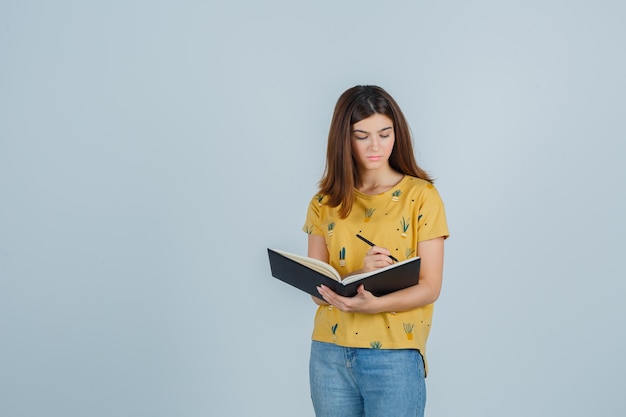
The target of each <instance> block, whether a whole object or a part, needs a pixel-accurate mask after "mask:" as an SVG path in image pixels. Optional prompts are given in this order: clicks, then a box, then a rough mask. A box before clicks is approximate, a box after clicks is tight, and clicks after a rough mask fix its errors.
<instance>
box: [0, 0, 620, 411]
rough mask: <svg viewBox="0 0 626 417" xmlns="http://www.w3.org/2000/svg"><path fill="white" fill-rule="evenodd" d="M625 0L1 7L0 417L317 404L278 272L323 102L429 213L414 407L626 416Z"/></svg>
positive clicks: (312, 156)
mask: <svg viewBox="0 0 626 417" xmlns="http://www.w3.org/2000/svg"><path fill="white" fill-rule="evenodd" d="M625 19H626V6H624V4H623V2H621V1H617V0H616V1H609V0H602V1H594V2H591V1H558V0H547V1H546V0H544V1H495V0H493V1H486V0H483V1H471V2H470V1H458V0H457V1H452V0H451V1H437V2H433V1H389V2H380V1H376V2H370V1H318V2H297V1H278V0H269V1H264V2H253V1H247V2H245V1H239V2H237V1H232V2H226V1H221V2H218V1H213V2H203V1H197V0H196V1H192V0H188V1H165V0H164V1H159V2H151V1H136V0H135V1H107V2H104V1H102V2H96V1H88V2H82V1H57V2H44V1H19V2H18V1H1V2H0V415H2V416H6V417H22V416H28V417H31V416H44V415H45V416H63V417H72V416H81V417H82V416H115V417H122V416H151V417H153V416H185V417H187V416H188V417H194V416H253V415H273V416H290V417H291V416H312V415H313V411H312V408H311V406H310V401H309V394H308V375H307V361H308V349H309V338H310V333H311V329H312V319H313V314H314V310H315V308H314V305H313V303H312V302H311V301H310V300H309V299H308V297H307V296H306V295H304V294H303V293H300V292H298V291H297V290H294V289H292V288H291V287H288V286H287V285H285V284H283V283H281V282H279V281H277V280H275V279H273V278H271V276H270V273H269V265H268V263H267V254H266V248H267V247H277V248H281V249H285V250H289V251H293V252H300V253H304V252H305V251H306V235H305V234H304V233H302V232H301V231H300V228H301V226H302V223H303V221H304V215H305V211H306V205H307V203H308V200H309V198H310V197H311V196H312V195H313V194H314V192H315V191H316V183H317V181H318V180H319V178H320V176H321V174H322V170H323V164H324V153H325V147H326V135H327V131H328V125H329V123H330V117H331V114H332V109H333V106H334V104H335V101H336V99H337V98H338V96H339V95H340V94H341V93H342V92H343V91H344V90H345V89H347V88H349V87H351V86H353V85H356V84H377V85H380V86H382V87H383V88H385V89H387V90H388V91H389V92H390V93H391V94H392V95H393V96H394V97H395V98H396V100H397V101H398V102H399V104H400V106H401V107H402V108H403V110H404V112H405V114H406V116H407V118H408V120H409V122H410V124H411V127H412V130H413V134H414V139H415V146H416V156H417V158H418V161H419V163H420V164H421V165H422V166H423V167H424V168H426V169H427V170H428V171H429V172H431V174H432V175H433V176H434V177H435V178H436V185H437V187H438V189H439V191H440V193H441V195H442V197H443V198H444V201H445V203H446V208H447V214H448V220H449V226H450V230H451V235H452V236H451V238H450V239H449V240H448V241H447V243H446V266H445V278H444V289H443V293H442V296H441V298H440V300H439V301H438V302H437V305H436V309H435V317H434V326H433V331H432V332H431V338H430V341H429V345H428V358H429V362H430V375H429V376H428V378H427V386H428V391H429V394H428V403H427V415H428V416H430V417H452V416H464V417H492V416H493V417H502V416H507V417H516V416H556V415H567V416H570V417H575V416H580V417H582V416H589V415H598V416H621V415H622V414H623V400H622V398H623V391H624V388H625V385H624V382H623V381H624V373H626V363H625V361H624V358H623V352H624V351H625V350H626V341H625V338H624V336H623V324H624V322H625V321H626V309H625V307H624V299H625V297H626V284H625V283H624V278H625V277H624V267H625V265H624V249H625V247H624V244H623V237H624V235H625V233H626V230H625V229H626V227H625V224H626V222H625V221H624V213H626V203H625V202H624V186H625V180H626V170H625V163H626V160H625V159H626V158H625V156H626V149H625V144H624V139H625V135H626V125H625V122H624V120H625V119H624V114H625V110H626V98H625V95H626V81H625V77H624V74H626V57H625V55H624V41H626V26H624V21H625Z"/></svg>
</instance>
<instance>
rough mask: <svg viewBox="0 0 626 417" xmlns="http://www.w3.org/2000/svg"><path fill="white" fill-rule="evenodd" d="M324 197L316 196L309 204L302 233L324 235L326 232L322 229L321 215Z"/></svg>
mask: <svg viewBox="0 0 626 417" xmlns="http://www.w3.org/2000/svg"><path fill="white" fill-rule="evenodd" d="M323 199H324V196H322V195H320V194H316V195H315V196H314V197H313V198H312V199H311V201H310V202H309V207H308V209H307V213H306V220H305V222H304V226H302V231H303V232H305V233H306V234H309V235H324V231H323V229H322V228H321V214H322V207H323Z"/></svg>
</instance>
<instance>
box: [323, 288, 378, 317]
mask: <svg viewBox="0 0 626 417" xmlns="http://www.w3.org/2000/svg"><path fill="white" fill-rule="evenodd" d="M317 291H319V293H320V295H321V296H322V298H323V299H324V300H325V301H326V302H327V303H328V304H330V305H331V306H333V307H336V308H338V309H339V310H341V311H343V312H345V313H366V314H373V313H378V312H379V311H378V310H377V308H376V305H377V300H378V297H376V296H375V295H374V294H372V293H371V292H369V291H367V290H366V289H365V288H364V287H363V285H359V287H358V288H357V293H356V295H355V296H354V297H343V296H341V295H339V294H337V293H336V292H334V291H333V290H331V289H330V288H328V287H327V286H325V285H320V286H319V287H317Z"/></svg>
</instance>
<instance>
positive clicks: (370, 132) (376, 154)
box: [352, 114, 395, 172]
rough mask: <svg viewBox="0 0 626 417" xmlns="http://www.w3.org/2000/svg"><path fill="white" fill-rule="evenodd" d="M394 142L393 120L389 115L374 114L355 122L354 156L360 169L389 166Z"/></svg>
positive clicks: (353, 127) (353, 131)
mask: <svg viewBox="0 0 626 417" xmlns="http://www.w3.org/2000/svg"><path fill="white" fill-rule="evenodd" d="M394 142H395V135H394V131H393V121H392V120H391V119H390V118H389V117H387V116H384V115H382V114H374V115H372V116H370V117H368V118H367V119H363V120H361V121H360V122H357V123H355V124H354V125H353V126H352V157H353V158H354V161H355V162H356V165H357V167H358V169H359V171H361V172H363V171H366V170H376V169H379V168H383V167H384V168H387V167H388V166H389V157H390V156H391V151H392V150H393V144H394Z"/></svg>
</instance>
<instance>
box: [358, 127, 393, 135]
mask: <svg viewBox="0 0 626 417" xmlns="http://www.w3.org/2000/svg"><path fill="white" fill-rule="evenodd" d="M392 128H393V126H389V127H386V128H384V129H380V130H379V131H378V132H376V133H382V132H384V131H385V130H389V129H392ZM357 132H359V133H365V134H367V135H369V133H370V132H366V131H365V130H359V129H354V130H353V131H352V133H357Z"/></svg>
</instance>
